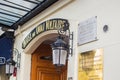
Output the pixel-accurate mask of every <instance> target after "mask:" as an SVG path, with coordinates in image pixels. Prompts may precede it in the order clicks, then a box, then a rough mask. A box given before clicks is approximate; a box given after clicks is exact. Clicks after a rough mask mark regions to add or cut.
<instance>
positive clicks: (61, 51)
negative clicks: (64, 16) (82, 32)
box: [51, 28, 73, 67]
mask: <svg viewBox="0 0 120 80" xmlns="http://www.w3.org/2000/svg"><path fill="white" fill-rule="evenodd" d="M67 33H68V35H67ZM58 35H59V36H58V38H57V40H56V41H55V42H54V43H53V44H52V45H51V47H52V57H53V58H52V59H53V64H54V65H55V66H59V67H60V66H64V65H65V64H66V60H67V57H68V56H69V54H70V55H71V56H72V47H73V33H72V34H70V30H69V29H68V28H61V29H59V30H58ZM65 39H66V40H67V41H65ZM70 42H72V44H71V45H70Z"/></svg>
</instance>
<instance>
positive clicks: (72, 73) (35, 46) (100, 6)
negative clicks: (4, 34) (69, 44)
mask: <svg viewBox="0 0 120 80" xmlns="http://www.w3.org/2000/svg"><path fill="white" fill-rule="evenodd" d="M119 2H120V1H119V0H97V1H96V0H59V1H58V2H56V3H55V4H53V5H52V6H50V7H49V8H47V9H46V10H44V11H43V12H42V13H40V14H39V15H37V16H35V17H34V18H32V19H31V20H29V21H28V22H27V23H25V24H24V25H23V26H20V27H19V26H18V27H19V28H18V29H17V30H16V32H15V37H16V38H15V43H14V48H16V49H18V51H19V53H21V60H20V67H19V68H17V75H16V77H11V78H10V79H11V80H12V79H17V80H34V79H36V80H47V78H49V79H50V80H52V79H53V78H52V77H51V76H53V75H54V76H57V77H55V79H56V80H66V78H67V79H68V80H89V79H90V78H88V77H90V75H89V76H88V75H87V73H86V75H87V76H88V77H87V78H86V77H85V78H84V77H83V76H80V75H81V74H83V73H79V65H81V64H82V63H80V62H79V56H80V54H82V53H84V52H88V51H94V50H97V49H100V50H101V49H102V53H103V54H102V55H103V58H102V60H101V61H102V63H101V65H102V66H103V67H102V70H103V71H102V72H101V73H99V74H101V75H102V77H101V78H100V79H99V80H115V79H116V80H119V79H120V77H119V70H120V69H119V66H120V64H119V59H120V58H119V55H120V54H119V51H120V49H119V47H120V38H119V33H120V31H119V25H120V23H119V21H120V16H119V14H120V10H119V7H120V5H119ZM52 19H65V20H68V22H69V28H70V31H71V32H73V55H72V56H69V58H68V63H67V66H66V67H65V68H63V69H62V71H63V72H62V73H61V74H60V75H59V74H58V73H56V72H55V71H54V70H55V69H54V66H53V65H51V62H49V61H44V60H39V59H41V55H42V56H45V55H48V53H49V54H50V53H51V49H50V46H48V45H47V44H44V43H45V42H46V43H49V41H48V40H51V39H55V37H56V36H57V30H52V28H51V30H46V31H43V32H41V33H39V34H38V35H36V36H34V35H35V34H34V33H33V34H32V35H33V36H34V37H30V36H28V35H30V33H31V32H32V31H33V32H34V29H36V28H37V27H38V26H40V25H41V24H42V23H44V22H46V21H49V20H52ZM91 21H95V22H94V23H95V24H93V23H92V24H87V22H88V23H89V22H91ZM82 22H83V23H82ZM79 24H82V25H83V26H84V27H86V26H87V27H88V26H90V27H92V26H94V27H92V28H93V29H88V28H86V29H85V28H84V27H82V26H80V25H79ZM50 25H52V24H50ZM50 25H49V26H50ZM56 25H57V24H56ZM81 28H82V29H81ZM84 29H85V30H84ZM94 29H95V30H94ZM80 30H84V31H86V33H85V35H86V34H87V35H89V34H91V33H90V30H92V32H93V34H91V35H89V36H87V35H86V36H84V34H81V33H80ZM40 31H42V28H40ZM87 31H88V33H87ZM83 33H84V32H83ZM94 35H95V36H94ZM27 36H28V39H27V40H26V42H25V45H26V46H25V47H24V48H22V47H23V45H22V44H23V42H24V40H25V39H26V37H27ZM80 36H82V38H80V39H79V37H80ZM84 37H85V38H84ZM89 37H90V38H89ZM91 37H93V38H94V39H91ZM81 39H84V40H86V42H84V41H83V42H81V41H80V40H81ZM89 39H91V40H89ZM78 43H80V45H79V44H78ZM37 53H38V54H37ZM40 53H45V54H40ZM38 56H39V57H38ZM36 61H38V62H36ZM39 63H40V64H39ZM43 63H44V64H43ZM45 63H46V64H47V66H46V64H45ZM86 63H87V66H90V65H91V64H90V65H89V63H88V62H86ZM48 66H49V67H48ZM83 66H85V65H83ZM86 68H87V67H86ZM46 70H47V71H46ZM48 74H49V75H50V74H52V75H51V76H49V77H48ZM96 74H97V73H96ZM46 76H47V77H46ZM92 76H95V75H92ZM45 77H46V78H45ZM61 77H62V78H61ZM55 79H54V80H55ZM92 79H95V78H92ZM92 79H91V80H92Z"/></svg>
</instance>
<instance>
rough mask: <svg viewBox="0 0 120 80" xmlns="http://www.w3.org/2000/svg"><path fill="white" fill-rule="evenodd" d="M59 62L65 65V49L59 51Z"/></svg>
mask: <svg viewBox="0 0 120 80" xmlns="http://www.w3.org/2000/svg"><path fill="white" fill-rule="evenodd" d="M60 52H61V53H60V64H62V65H65V63H66V58H67V51H66V50H61V51H60Z"/></svg>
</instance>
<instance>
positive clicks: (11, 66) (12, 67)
mask: <svg viewBox="0 0 120 80" xmlns="http://www.w3.org/2000/svg"><path fill="white" fill-rule="evenodd" d="M13 70H14V66H13V65H9V64H6V74H12V73H13Z"/></svg>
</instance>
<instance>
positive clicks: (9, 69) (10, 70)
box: [6, 58, 16, 76]
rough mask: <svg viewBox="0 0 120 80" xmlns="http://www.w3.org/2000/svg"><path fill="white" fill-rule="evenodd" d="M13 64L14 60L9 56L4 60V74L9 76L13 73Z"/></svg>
mask: <svg viewBox="0 0 120 80" xmlns="http://www.w3.org/2000/svg"><path fill="white" fill-rule="evenodd" d="M15 64H16V63H15V61H13V60H12V59H11V58H10V59H8V60H7V61H6V74H7V75H8V76H11V75H12V74H13V71H14V68H15Z"/></svg>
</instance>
